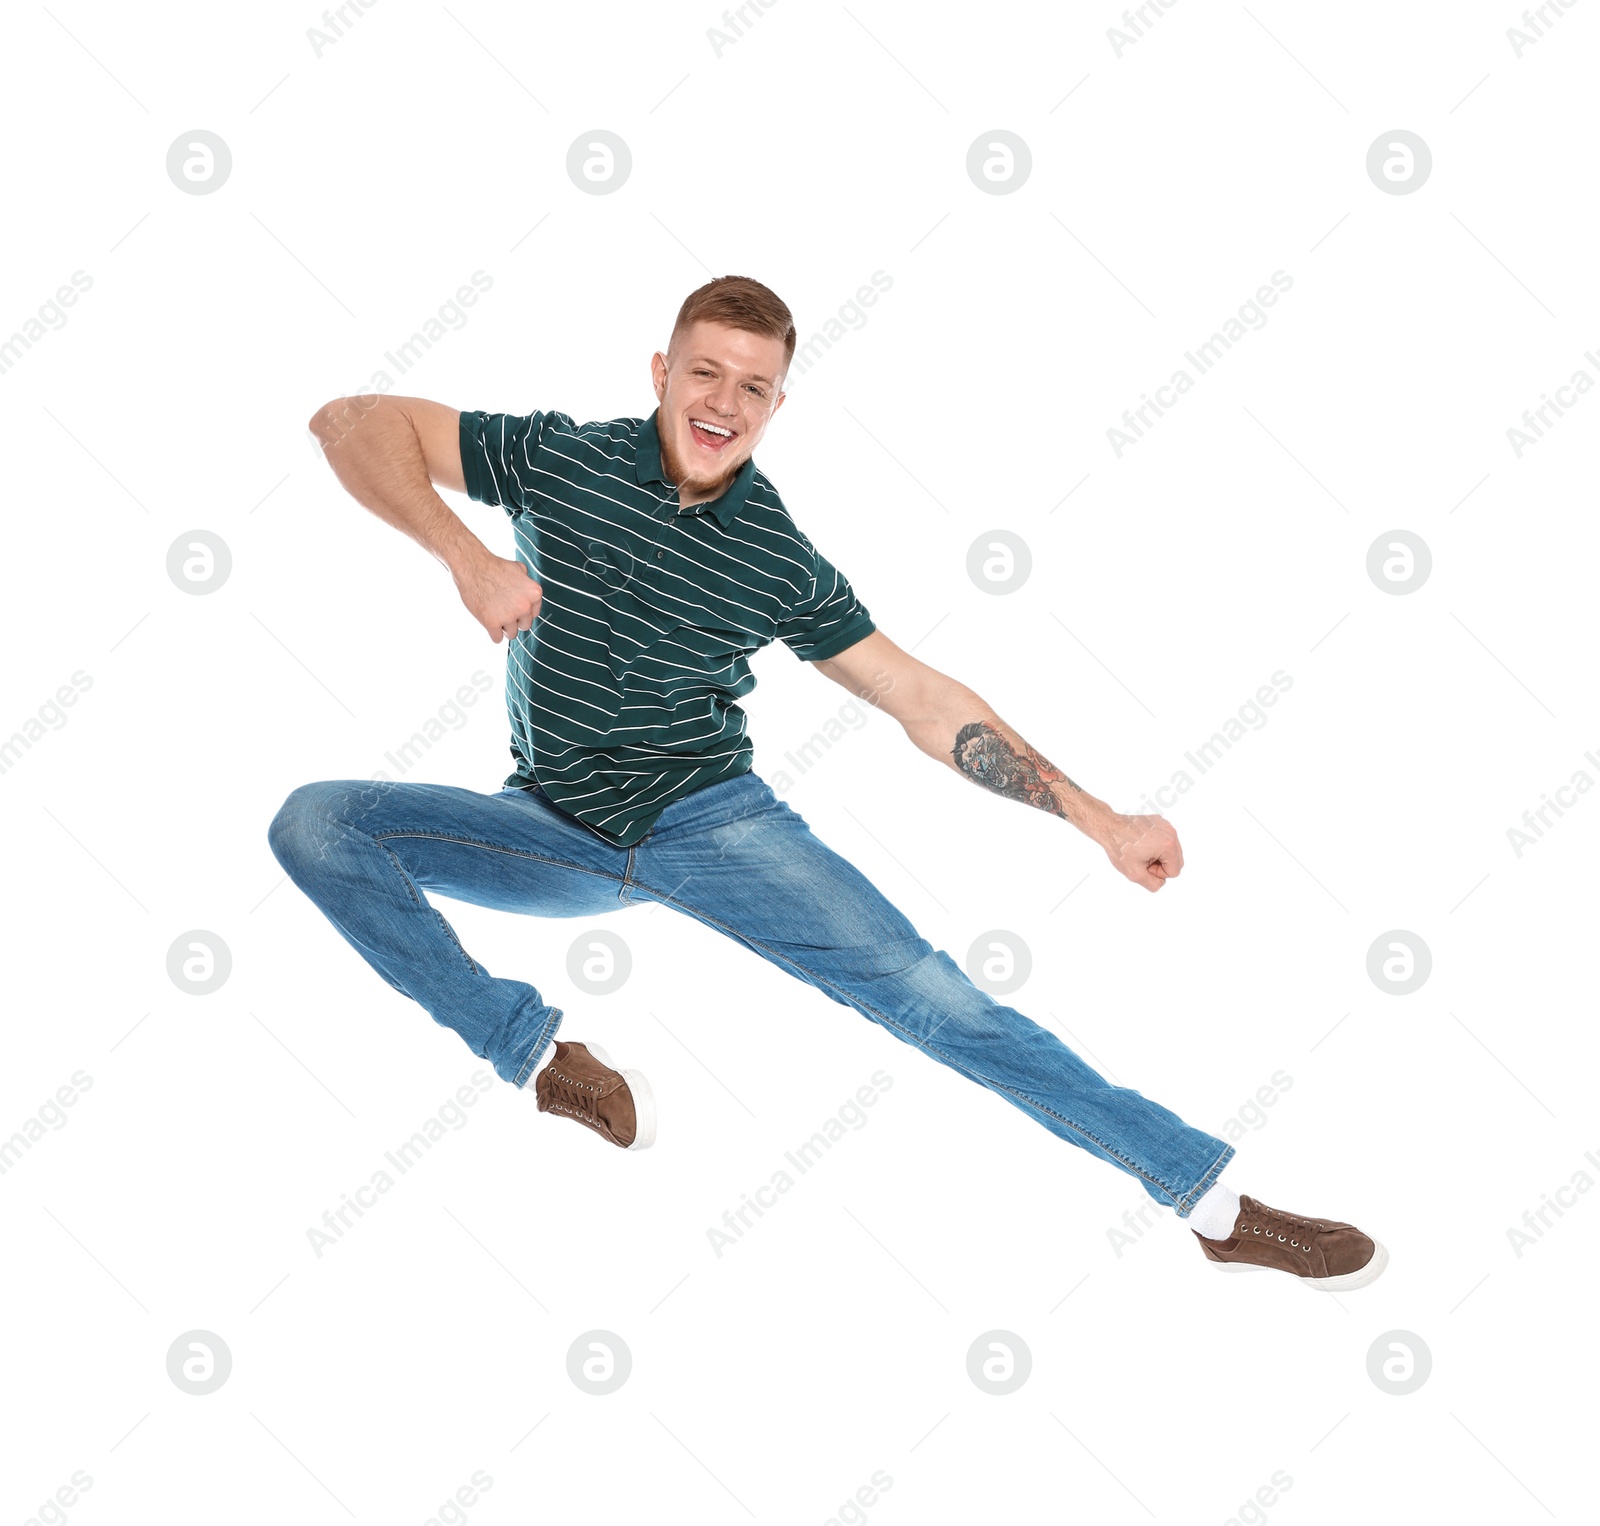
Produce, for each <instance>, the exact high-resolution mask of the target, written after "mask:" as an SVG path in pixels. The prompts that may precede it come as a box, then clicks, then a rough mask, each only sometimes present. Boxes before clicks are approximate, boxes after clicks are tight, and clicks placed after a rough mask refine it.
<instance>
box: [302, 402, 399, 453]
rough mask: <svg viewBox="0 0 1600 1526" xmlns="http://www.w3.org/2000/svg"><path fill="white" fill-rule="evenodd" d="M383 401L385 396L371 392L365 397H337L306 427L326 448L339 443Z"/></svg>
mask: <svg viewBox="0 0 1600 1526" xmlns="http://www.w3.org/2000/svg"><path fill="white" fill-rule="evenodd" d="M382 402H383V397H382V396H381V395H380V394H378V393H370V394H368V395H367V396H365V397H336V398H334V399H333V400H332V401H331V402H326V403H324V404H323V405H322V406H321V407H320V408H319V409H317V411H316V412H315V413H313V414H312V415H311V418H310V420H309V421H308V423H307V424H306V428H307V429H309V430H310V431H311V433H312V435H313V436H314V437H315V438H316V440H317V441H318V442H319V443H320V444H321V445H322V447H323V449H324V450H326V449H327V447H328V446H330V445H336V444H338V442H339V441H340V440H342V439H343V438H344V437H345V436H346V435H347V434H349V433H350V431H351V430H352V429H354V428H355V426H356V425H357V424H359V423H360V422H361V420H362V419H364V418H366V417H367V415H368V414H370V413H372V412H373V411H374V410H375V409H376V408H377V407H378V406H379V405H380V404H381V403H382Z"/></svg>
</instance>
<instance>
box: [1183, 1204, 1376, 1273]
mask: <svg viewBox="0 0 1600 1526" xmlns="http://www.w3.org/2000/svg"><path fill="white" fill-rule="evenodd" d="M1191 1233H1193V1231H1191ZM1195 1239H1197V1240H1198V1241H1199V1242H1200V1249H1201V1250H1203V1251H1204V1252H1205V1254H1206V1260H1208V1261H1211V1262H1213V1263H1215V1265H1216V1266H1217V1267H1218V1268H1220V1269H1221V1270H1222V1271H1224V1272H1255V1271H1261V1270H1263V1269H1270V1270H1273V1271H1278V1272H1288V1273H1290V1274H1291V1275H1293V1276H1295V1277H1298V1278H1299V1279H1300V1281H1301V1284H1302V1285H1303V1286H1305V1287H1308V1288H1316V1289H1318V1290H1319V1291H1321V1292H1326V1293H1338V1292H1343V1291H1345V1290H1346V1289H1348V1288H1361V1287H1365V1286H1366V1285H1367V1284H1368V1283H1369V1282H1375V1281H1376V1280H1377V1279H1378V1278H1379V1277H1380V1276H1382V1275H1383V1269H1384V1267H1386V1266H1387V1265H1388V1264H1389V1252H1388V1251H1386V1250H1385V1249H1384V1248H1383V1247H1382V1246H1381V1245H1379V1244H1378V1242H1377V1241H1376V1240H1374V1239H1372V1238H1371V1237H1370V1236H1369V1235H1364V1234H1362V1233H1361V1231H1360V1230H1359V1229H1357V1228H1356V1227H1355V1226H1354V1225H1353V1224H1341V1223H1339V1222H1337V1221H1336V1220H1334V1219H1305V1218H1301V1217H1300V1215H1299V1214H1295V1213H1284V1212H1283V1211H1282V1210H1281V1209H1278V1208H1268V1207H1267V1205H1266V1204H1265V1203H1261V1202H1257V1201H1256V1199H1255V1198H1253V1197H1245V1196H1243V1195H1241V1196H1240V1198H1239V1217H1238V1218H1237V1219H1235V1220H1234V1223H1233V1233H1232V1235H1230V1236H1229V1237H1228V1238H1227V1239H1226V1240H1208V1239H1206V1238H1205V1236H1204V1235H1200V1234H1196V1235H1195Z"/></svg>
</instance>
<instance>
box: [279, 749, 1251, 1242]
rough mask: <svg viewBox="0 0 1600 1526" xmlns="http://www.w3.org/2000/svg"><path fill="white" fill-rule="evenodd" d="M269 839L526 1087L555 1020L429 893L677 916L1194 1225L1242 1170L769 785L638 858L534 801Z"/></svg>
mask: <svg viewBox="0 0 1600 1526" xmlns="http://www.w3.org/2000/svg"><path fill="white" fill-rule="evenodd" d="M268 836H269V841H270V843H271V845H272V851H273V853H274V855H275V856H276V857H277V860H278V862H279V863H280V864H282V866H283V867H284V869H285V871H286V872H287V873H288V875H289V876H290V878H291V879H293V881H294V882H295V884H297V885H298V886H299V887H300V888H301V889H302V890H303V891H304V892H305V893H306V894H307V895H308V896H309V897H310V898H311V899H312V901H314V902H315V903H316V905H317V906H318V907H319V908H320V909H321V911H322V912H323V914H324V915H325V916H326V917H327V918H328V920H329V921H331V922H332V923H333V925H334V926H335V927H336V928H337V929H338V930H339V932H340V933H341V934H342V935H343V936H344V938H345V939H346V940H347V941H348V942H349V943H350V944H351V946H352V947H354V948H355V949H356V951H357V952H358V953H359V954H360V955H361V956H362V958H363V959H365V960H366V961H367V963H368V964H370V965H371V966H372V967H373V968H374V969H375V970H376V971H377V972H378V973H379V974H380V975H381V976H382V977H383V978H384V979H385V980H386V981H388V982H389V984H390V985H391V986H393V987H394V988H395V990H397V991H400V992H402V993H403V994H404V995H406V996H409V997H411V998H412V999H413V1000H414V1001H416V1002H417V1003H418V1004H419V1005H421V1006H422V1007H423V1008H424V1009H425V1010H426V1011H427V1012H428V1013H429V1014H430V1015H431V1016H432V1017H433V1019H434V1021H435V1022H437V1023H441V1024H443V1025H444V1026H445V1027H447V1028H451V1029H453V1030H454V1031H455V1032H456V1033H458V1034H460V1035H461V1037H462V1039H463V1040H464V1041H465V1043H466V1045H467V1047H468V1048H469V1049H471V1051H472V1052H473V1053H474V1054H476V1055H482V1056H483V1057H484V1058H485V1059H487V1060H488V1061H490V1063H491V1064H492V1065H493V1066H494V1069H495V1073H496V1074H497V1075H499V1076H500V1077H501V1078H502V1079H503V1080H506V1081H509V1082H511V1083H512V1084H513V1085H516V1086H519V1087H520V1086H524V1085H527V1084H529V1082H530V1079H531V1076H530V1073H531V1072H532V1070H533V1068H534V1063H535V1061H536V1060H537V1059H538V1057H539V1055H540V1053H541V1051H542V1050H543V1049H544V1048H545V1046H546V1045H547V1044H548V1042H549V1041H550V1040H551V1039H552V1038H553V1037H554V1036H555V1033H556V1030H557V1029H558V1028H559V1027H560V1025H561V1020H562V1011H561V1009H560V1008H558V1007H553V1006H551V1005H550V1004H549V1003H548V1002H547V1001H545V999H544V997H543V996H541V995H540V994H539V992H538V990H537V989H536V988H535V987H534V986H532V985H530V984H528V983H527V982H526V981H522V980H511V979H505V978H503V977H496V976H493V975H491V974H490V973H489V971H488V970H486V969H485V968H484V967H483V966H482V965H481V964H480V963H478V961H477V960H475V959H474V958H473V957H472V956H471V955H470V954H468V953H467V951H466V950H465V949H464V948H463V947H462V946H461V944H460V942H459V941H458V940H457V938H456V935H455V932H454V930H453V929H452V928H451V926H450V924H449V923H448V922H447V921H446V920H445V919H444V917H443V916H441V915H440V913H439V912H438V911H436V910H435V909H434V908H433V907H432V906H431V905H430V904H429V902H428V900H427V897H426V895H425V892H426V891H430V890H432V891H436V892H437V893H438V894H440V895H443V896H448V897H451V898H452V899H454V900H458V901H466V902H469V903H470V904H472V905H475V906H492V907H495V908H497V909H499V910H501V911H512V912H521V913H523V914H525V915H528V916H536V917H592V916H597V915H599V914H601V913H603V912H609V911H616V910H618V909H620V908H621V907H624V906H630V905H632V904H633V903H634V902H636V901H655V902H658V903H660V904H661V905H663V906H670V907H671V908H672V909H673V910H675V911H681V912H684V913H685V914H687V915H688V916H691V917H694V918H696V919H697V920H698V921H701V922H704V923H705V924H706V925H707V926H708V927H711V928H714V929H716V931H717V932H719V933H724V934H726V935H727V936H728V937H729V938H732V939H733V940H734V941H735V942H737V943H741V944H743V945H744V946H745V947H746V948H749V949H753V950H754V951H755V952H756V953H758V954H760V955H761V957H762V958H763V959H769V960H771V961H772V963H774V964H775V965H777V966H778V967H779V968H780V969H783V970H786V971H787V972H788V973H789V974H791V975H795V976H798V977H799V978H800V979H801V980H803V981H805V982H806V983H807V984H808V985H813V986H815V987H816V988H817V989H818V990H819V991H821V992H823V993H824V995H826V996H828V997H830V998H831V999H832V1000H834V1001H836V1002H839V1003H841V1004H842V1005H844V1006H847V1007H852V1008H854V1009H855V1010H856V1011H857V1012H859V1013H861V1014H862V1015H863V1016H864V1017H869V1018H871V1019H872V1020H873V1022H875V1023H878V1024H880V1025H881V1026H882V1027H884V1028H886V1029H887V1030H888V1031H889V1032H890V1033H891V1034H893V1035H894V1036H895V1038H897V1039H899V1040H901V1041H902V1042H903V1043H907V1044H911V1045H914V1046H915V1047H916V1048H918V1049H920V1050H922V1051H923V1053H925V1054H927V1055H930V1056H931V1057H932V1058H933V1059H935V1060H938V1061H939V1062H940V1063H941V1064H944V1065H948V1066H949V1067H950V1068H951V1069H952V1070H954V1071H957V1072H958V1073H959V1074H961V1075H963V1076H966V1077H967V1079H968V1080H971V1081H976V1082H978V1083H979V1084H980V1085H982V1086H987V1087H988V1088H989V1089H990V1090H991V1091H993V1092H996V1093H998V1094H999V1095H1000V1096H1001V1097H1004V1098H1005V1100H1006V1101H1007V1102H1009V1103H1011V1105H1012V1106H1013V1107H1017V1108H1020V1109H1021V1110H1022V1111H1023V1112H1024V1113H1026V1114H1027V1115H1028V1116H1029V1117H1030V1118H1033V1119H1035V1120H1036V1121H1037V1122H1039V1123H1041V1124H1043V1125H1044V1127H1045V1128H1047V1129H1049V1130H1050V1132H1051V1133H1052V1134H1055V1135H1057V1136H1059V1137H1060V1138H1062V1139H1065V1140H1067V1141H1068V1142H1069V1143H1071V1144H1075V1145H1077V1146H1078V1147H1079V1148H1080V1149H1084V1150H1087V1151H1089V1153H1090V1154H1092V1155H1096V1156H1098V1157H1099V1158H1100V1159H1102V1160H1107V1161H1110V1162H1111V1164H1112V1165H1114V1166H1117V1167H1119V1168H1120V1169H1122V1170H1124V1171H1126V1172H1128V1173H1130V1174H1131V1175H1132V1176H1134V1177H1137V1178H1138V1180H1139V1181H1140V1183H1141V1184H1142V1185H1143V1186H1144V1189H1145V1191H1146V1192H1148V1193H1149V1194H1150V1196H1151V1197H1153V1198H1154V1199H1155V1200H1156V1201H1157V1202H1159V1203H1162V1204H1164V1205H1166V1206H1168V1207H1171V1208H1173V1209H1175V1210H1176V1212H1177V1213H1178V1215H1179V1217H1187V1216H1188V1214H1189V1211H1190V1210H1191V1209H1192V1208H1193V1206H1194V1204H1195V1202H1196V1200H1197V1199H1198V1198H1199V1196H1200V1194H1201V1193H1202V1192H1204V1191H1205V1190H1206V1188H1207V1187H1209V1186H1210V1185H1211V1184H1212V1182H1214V1181H1215V1180H1216V1178H1217V1177H1218V1175H1219V1174H1220V1173H1221V1171H1222V1168H1223V1167H1224V1166H1225V1165H1226V1164H1227V1163H1228V1161H1229V1160H1230V1159H1231V1158H1232V1156H1233V1153H1234V1152H1233V1147H1232V1146H1231V1145H1228V1144H1225V1143H1224V1142H1223V1141H1222V1140H1220V1139H1216V1138H1213V1137H1212V1136H1211V1135H1210V1134H1207V1133H1204V1132H1203V1131H1202V1130H1200V1129H1196V1128H1191V1127H1190V1126H1189V1125H1188V1124H1186V1123H1185V1122H1184V1121H1183V1120H1182V1119H1181V1118H1179V1117H1178V1116H1177V1115H1176V1114H1174V1113H1171V1112H1168V1111H1167V1109H1166V1108H1164V1107H1162V1106H1160V1104H1158V1103H1155V1102H1152V1101H1150V1100H1149V1099H1148V1098H1146V1097H1144V1096H1141V1095H1140V1093H1138V1092H1137V1091H1133V1090H1131V1089H1130V1088H1128V1087H1123V1086H1113V1085H1112V1084H1111V1083H1110V1082H1109V1081H1107V1080H1106V1079H1105V1078H1104V1077H1103V1076H1101V1075H1099V1074H1097V1073H1096V1072H1095V1071H1094V1070H1092V1069H1091V1068H1090V1067H1089V1066H1088V1065H1086V1064H1084V1062H1083V1061H1082V1060H1081V1059H1079V1058H1078V1056H1077V1055H1076V1054H1074V1053H1073V1051H1072V1050H1071V1049H1069V1048H1068V1047H1067V1046H1066V1045H1065V1044H1063V1043H1062V1042H1061V1040H1060V1039H1058V1038H1057V1037H1056V1036H1055V1034H1053V1033H1051V1032H1050V1031H1049V1030H1048V1029H1046V1028H1041V1027H1040V1026H1039V1025H1038V1024H1037V1023H1035V1022H1034V1021H1032V1019H1030V1018H1028V1017H1025V1016H1023V1014H1022V1013H1020V1012H1018V1011H1016V1010H1015V1009H1014V1008H1012V1007H1008V1006H1006V1005H1005V1004H1004V1003H1003V1002H1000V1001H997V1000H996V999H995V998H994V997H993V996H990V995H989V994H987V993H986V992H984V991H982V990H980V989H979V988H978V987H977V986H975V985H973V983H972V982H971V981H970V980H969V979H968V978H967V976H966V974H965V973H964V972H963V971H962V969H961V968H960V966H958V965H957V964H956V963H955V961H954V960H953V959H951V957H950V956H949V954H947V953H944V952H943V951H941V950H935V949H934V948H933V946H932V945H931V944H930V943H928V942H927V940H926V939H924V938H922V937H920V936H918V934H917V931H916V929H915V928H914V927H913V926H912V925H911V923H910V922H909V921H907V920H906V918H905V916H904V915H903V914H902V913H901V912H899V911H898V910H897V909H896V908H895V907H894V906H892V905H891V904H890V903H889V902H888V901H887V900H886V899H885V898H884V897H883V896H882V895H881V894H880V893H879V892H878V890H877V889H876V888H875V887H874V886H873V884H872V883H871V881H869V880H868V879H867V878H866V876H865V875H863V874H862V873H861V872H860V871H859V870H858V869H856V868H855V867H854V866H853V865H852V864H850V863H848V862H847V861H846V860H845V859H843V858H841V857H839V855H838V854H836V853H834V852H833V851H832V850H831V849H829V848H828V847H826V846H825V845H824V844H823V843H821V842H820V841H818V839H817V838H816V837H815V836H813V835H812V832H811V828H810V827H809V826H807V825H806V823H805V821H804V819H803V818H802V817H801V816H800V815H799V813H798V812H796V811H795V810H793V809H792V808H791V807H790V806H788V805H787V804H786V803H784V802H783V801H781V800H779V799H778V798H777V796H776V795H775V794H774V793H773V791H772V790H771V788H769V787H768V785H767V784H766V783H765V782H764V781H763V780H762V779H761V778H760V777H759V776H758V775H756V774H754V773H749V772H747V773H742V774H738V775H735V776H734V777H732V778H730V779H723V780H719V781H718V782H717V783H715V784H709V785H706V786H704V787H702V788H700V789H698V790H696V791H694V792H693V793H692V794H690V795H687V796H685V797H684V798H683V799H681V800H677V801H674V802H673V803H672V804H671V805H669V806H668V807H667V808H666V810H665V811H664V812H663V813H662V814H661V816H660V817H659V818H658V820H657V821H656V823H655V825H654V826H653V827H652V828H651V829H650V831H649V833H648V834H647V835H646V836H645V837H644V838H643V839H642V840H641V841H640V842H638V843H637V844H635V845H634V846H633V847H632V848H617V847H613V846H612V845H611V844H609V843H607V842H605V841H604V840H602V839H601V838H600V837H598V836H597V835H596V834H595V833H594V832H592V831H590V830H589V828H588V827H585V826H583V825H582V824H581V823H579V822H577V821H575V820H573V819H572V818H571V817H570V816H566V815H564V814H563V813H562V812H561V811H560V810H558V809H557V808H556V807H555V806H553V805H551V804H550V802H549V801H548V800H547V799H546V798H545V796H544V795H543V794H542V793H540V792H529V791H523V790H518V789H503V790H500V791H499V792H498V793H496V794H492V795H489V794H479V793H476V792H474V791H472V790H467V789H460V788H456V787H455V786H452V785H445V784H414V783H391V782H387V781H380V782H377V783H369V782H367V781H365V780H357V779H340V780H330V781H326V782H323V783H319V784H303V785H301V786H300V787H299V788H298V789H296V790H294V791H293V792H291V794H290V795H289V797H288V799H287V800H285V801H284V803H283V807H282V809H281V810H279V812H278V814H277V816H276V818H275V819H274V820H273V822H272V826H271V829H270V831H269V834H268Z"/></svg>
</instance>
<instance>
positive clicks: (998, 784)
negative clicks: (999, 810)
mask: <svg viewBox="0 0 1600 1526" xmlns="http://www.w3.org/2000/svg"><path fill="white" fill-rule="evenodd" d="M950 755H951V757H952V758H954V759H955V765H956V768H957V769H958V770H959V771H960V772H961V773H963V774H965V775H966V776H967V777H968V778H969V779H971V780H972V782H973V783H974V784H981V785H983V787H984V788H985V789H991V790H993V791H994V792H995V793H996V794H997V795H1004V796H1005V797H1006V798H1007V799H1008V800H1020V801H1021V802H1022V803H1023V804H1024V805H1034V806H1037V807H1038V808H1039V809H1040V810H1041V811H1049V812H1051V813H1052V814H1054V815H1056V816H1062V817H1065V816H1066V814H1067V812H1066V808H1065V807H1064V806H1063V805H1062V803H1061V801H1060V800H1059V799H1058V798H1057V796H1056V792H1055V791H1054V790H1053V789H1051V788H1050V786H1051V785H1052V784H1058V783H1059V784H1065V785H1067V786H1068V788H1070V789H1073V790H1076V791H1077V792H1078V793H1079V794H1082V793H1083V789H1082V786H1081V785H1078V784H1075V783H1074V782H1073V781H1072V780H1071V779H1069V778H1068V777H1067V776H1066V775H1065V774H1064V773H1062V772H1061V770H1060V769H1059V768H1057V767H1056V766H1055V764H1053V763H1051V762H1050V761H1049V759H1047V758H1044V757H1041V756H1040V755H1039V754H1038V753H1037V752H1035V751H1034V750H1033V748H1031V747H1030V746H1029V745H1028V744H1027V743H1026V742H1024V743H1023V744H1022V751H1021V752H1020V753H1018V752H1017V750H1016V749H1015V748H1014V747H1012V745H1011V744H1010V743H1009V742H1008V741H1006V739H1005V738H1004V737H1003V736H1002V735H1001V734H1000V733H999V732H998V731H996V730H995V729H994V727H993V726H991V725H989V724H988V723H987V722H986V721H971V722H969V723H968V724H967V725H965V726H963V727H962V728H961V730H960V731H958V732H957V733H956V743H955V746H954V747H953V748H952V749H951V750H950Z"/></svg>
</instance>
